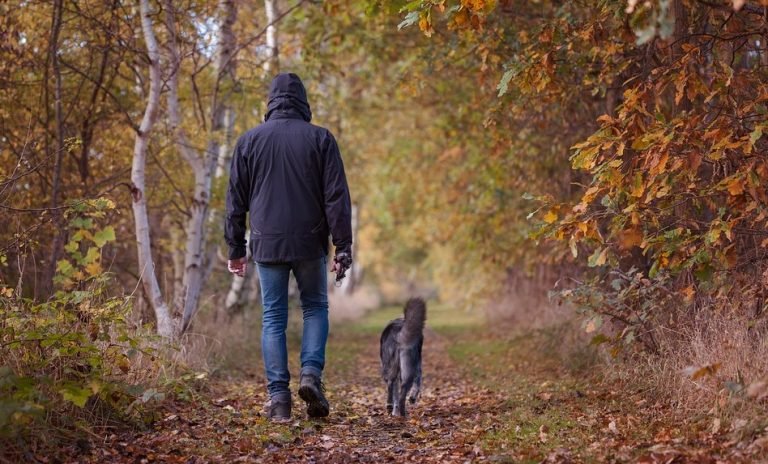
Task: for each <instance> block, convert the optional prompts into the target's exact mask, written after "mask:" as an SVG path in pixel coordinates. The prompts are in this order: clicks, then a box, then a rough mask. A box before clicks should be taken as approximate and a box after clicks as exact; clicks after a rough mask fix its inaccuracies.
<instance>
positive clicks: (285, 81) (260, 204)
mask: <svg viewBox="0 0 768 464" xmlns="http://www.w3.org/2000/svg"><path fill="white" fill-rule="evenodd" d="M311 119H312V112H311V110H310V108H309V103H308V102H307V92H306V90H305V89H304V84H302V82H301V79H299V77H298V76H297V75H296V74H279V75H278V76H277V77H275V79H274V80H273V81H272V84H271V86H270V89H269V104H268V106H267V114H266V115H265V117H264V123H263V124H261V125H259V126H258V127H256V128H253V129H251V130H249V131H248V132H246V133H245V134H244V135H243V136H242V137H240V139H239V140H238V141H237V145H236V146H235V150H234V154H233V157H232V165H231V171H230V179H229V189H228V190H227V217H226V224H225V227H224V236H225V239H226V241H227V244H228V245H229V259H237V258H241V257H243V256H245V255H246V250H245V247H246V241H245V233H246V227H245V217H246V213H250V226H251V240H250V243H251V251H252V253H253V259H254V261H257V262H266V263H275V262H290V261H301V260H308V259H317V258H320V257H321V256H325V255H327V254H328V235H329V233H330V234H331V235H332V236H333V244H334V245H335V246H336V251H337V253H338V252H341V251H343V252H348V253H349V252H351V248H352V224H351V206H350V197H349V188H348V186H347V179H346V176H345V174H344V165H343V163H342V161H341V155H340V154H339V147H338V146H337V145H336V139H334V137H333V135H332V134H331V133H330V131H328V130H327V129H325V128H322V127H318V126H315V125H312V124H310V123H309V121H310V120H311Z"/></svg>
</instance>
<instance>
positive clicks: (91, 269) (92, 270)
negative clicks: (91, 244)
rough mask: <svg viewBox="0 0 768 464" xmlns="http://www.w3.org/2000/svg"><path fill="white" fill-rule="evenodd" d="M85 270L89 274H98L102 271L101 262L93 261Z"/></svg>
mask: <svg viewBox="0 0 768 464" xmlns="http://www.w3.org/2000/svg"><path fill="white" fill-rule="evenodd" d="M85 272H86V273H87V274H88V275H89V276H97V275H99V274H101V273H102V269H101V264H100V263H99V262H98V261H93V262H91V263H89V264H88V265H86V266H85Z"/></svg>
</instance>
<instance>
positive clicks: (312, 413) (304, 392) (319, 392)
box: [299, 374, 330, 417]
mask: <svg viewBox="0 0 768 464" xmlns="http://www.w3.org/2000/svg"><path fill="white" fill-rule="evenodd" d="M324 392H325V387H324V386H323V383H322V382H321V381H320V378H318V377H316V376H314V375H311V374H303V375H302V376H301V382H300V383H299V396H300V397H301V399H302V400H304V401H305V402H306V403H307V415H308V416H309V417H327V416H328V414H329V413H330V406H329V405H328V400H327V399H326V398H325V394H324Z"/></svg>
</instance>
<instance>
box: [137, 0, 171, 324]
mask: <svg viewBox="0 0 768 464" xmlns="http://www.w3.org/2000/svg"><path fill="white" fill-rule="evenodd" d="M139 8H140V14H141V29H142V32H143V34H144V41H145V43H146V47H147V57H148V61H149V64H148V66H149V93H148V95H147V105H146V108H145V109H144V117H143V118H142V120H141V124H140V126H139V130H138V131H137V133H136V139H135V144H134V147H133V166H132V168H131V195H132V197H133V217H134V221H135V225H136V248H137V252H138V260H139V279H140V281H141V285H142V288H143V289H144V293H145V295H146V297H147V298H148V299H149V301H150V304H151V305H152V308H153V309H154V311H155V317H156V318H157V333H158V334H160V335H163V336H165V337H170V336H172V335H173V323H172V321H171V315H170V311H169V309H168V305H167V304H166V302H165V301H164V300H163V295H162V293H161V291H160V285H159V284H158V281H157V274H156V272H155V263H154V261H153V260H152V249H151V246H150V235H149V218H148V216H147V200H146V196H145V194H144V192H145V183H144V173H145V168H146V164H147V150H148V147H149V138H150V134H151V133H152V128H153V127H154V125H155V121H156V120H157V114H158V108H159V105H160V90H161V86H162V77H161V63H160V51H159V47H158V44H157V38H156V37H155V32H154V30H153V24H152V12H151V11H150V8H149V0H141V1H140V2H139Z"/></svg>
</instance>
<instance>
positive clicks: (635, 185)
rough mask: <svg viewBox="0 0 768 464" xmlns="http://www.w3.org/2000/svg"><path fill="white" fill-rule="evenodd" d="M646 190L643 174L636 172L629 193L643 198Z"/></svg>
mask: <svg viewBox="0 0 768 464" xmlns="http://www.w3.org/2000/svg"><path fill="white" fill-rule="evenodd" d="M644 192H645V183H643V175H642V174H641V173H639V172H636V173H635V176H634V177H633V179H632V185H631V186H630V189H629V194H630V195H631V196H633V197H635V198H641V197H642V196H643V193H644Z"/></svg>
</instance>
